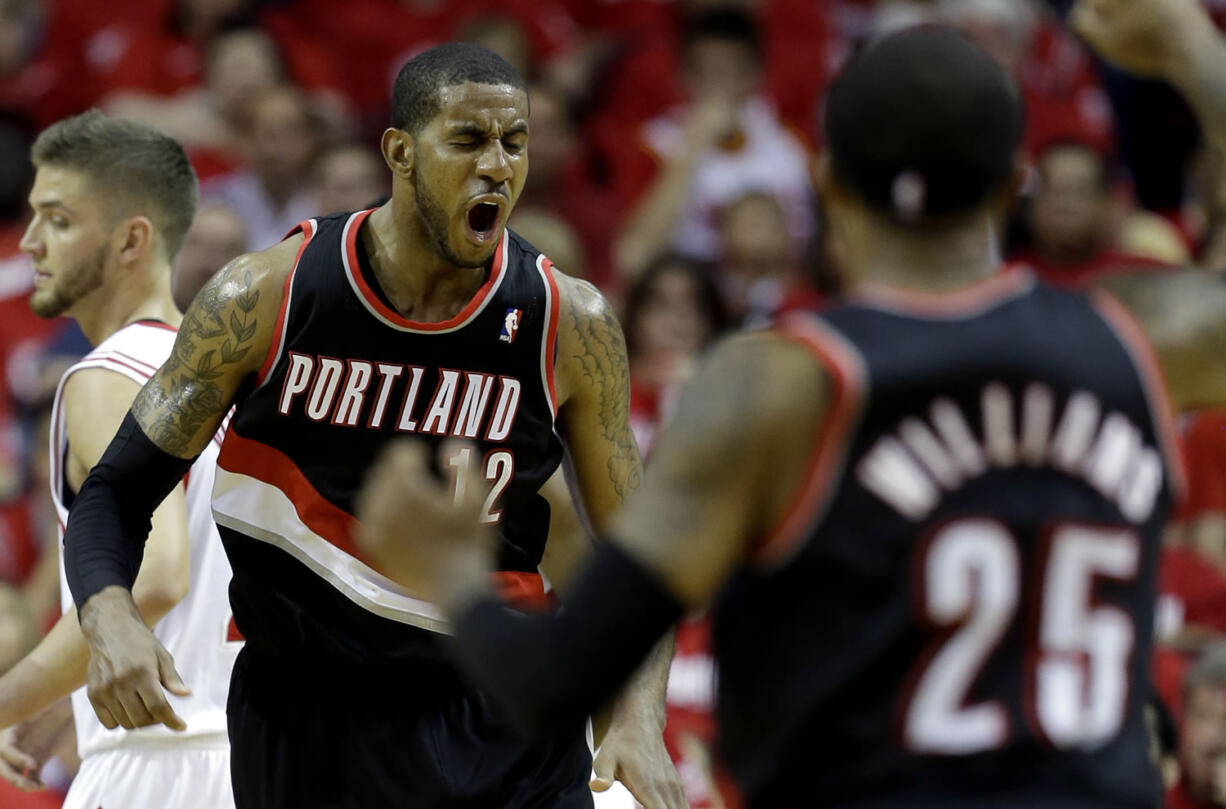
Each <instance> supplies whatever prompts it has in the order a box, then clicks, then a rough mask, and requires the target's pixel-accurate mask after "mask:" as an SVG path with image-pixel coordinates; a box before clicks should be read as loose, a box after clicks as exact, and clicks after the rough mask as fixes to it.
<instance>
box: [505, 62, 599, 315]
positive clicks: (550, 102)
mask: <svg viewBox="0 0 1226 809" xmlns="http://www.w3.org/2000/svg"><path fill="white" fill-rule="evenodd" d="M528 96H529V98H531V99H532V108H531V110H530V112H529V125H530V126H531V128H532V137H531V138H529V140H528V161H529V163H530V165H531V166H532V170H531V171H530V172H528V179H527V180H526V181H525V182H524V190H523V193H522V194H521V195H520V198H519V205H518V208H517V211H523V210H524V209H525V208H532V209H535V210H538V211H548V212H550V213H552V214H553V215H554V216H556V217H558V218H560V219H563V220H565V222H566V224H567V225H569V227H570V229H571V230H572V231H573V233H574V234H575V235H576V236H577V237H578V239H579V240H580V241H581V242H582V252H583V255H584V258H585V261H584V265H585V268H586V269H585V275H584V276H583V277H585V278H587V279H588V280H590V281H591V282H592V283H594V284H596V285H597V286H599V287H600V288H601V289H602V290H603V291H604V292H605V293H606V294H610V293H616V289H615V288H614V286H615V285H614V284H613V283H612V282H613V280H614V276H613V270H612V265H611V263H610V257H609V245H610V244H611V242H612V240H613V228H614V226H615V225H616V220H617V216H616V210H617V206H616V203H615V201H614V198H613V195H612V194H611V193H610V192H609V190H608V189H607V188H606V187H604V186H603V185H602V184H601V183H600V182H599V181H598V180H597V178H596V170H595V167H594V165H593V161H592V154H591V153H590V151H589V150H588V146H587V144H586V143H585V142H584V141H583V140H582V139H581V137H580V134H579V132H578V128H577V125H578V121H577V118H576V115H575V109H574V105H573V104H572V103H571V100H570V99H569V98H568V97H567V95H566V94H565V92H564V91H563V90H562V88H560V87H559V86H557V85H555V84H549V83H537V84H534V85H532V86H531V87H530V88H529V90H528ZM530 241H531V240H530ZM533 243H534V244H535V242H533ZM542 250H544V248H542ZM544 252H545V254H546V255H549V256H551V257H553V259H554V261H555V262H556V263H557V264H558V265H559V266H560V267H562V268H563V269H564V270H565V271H567V272H570V271H571V269H572V268H571V267H568V266H566V264H564V263H563V262H562V260H561V259H560V258H559V257H558V255H557V254H556V253H555V252H553V251H550V250H544Z"/></svg>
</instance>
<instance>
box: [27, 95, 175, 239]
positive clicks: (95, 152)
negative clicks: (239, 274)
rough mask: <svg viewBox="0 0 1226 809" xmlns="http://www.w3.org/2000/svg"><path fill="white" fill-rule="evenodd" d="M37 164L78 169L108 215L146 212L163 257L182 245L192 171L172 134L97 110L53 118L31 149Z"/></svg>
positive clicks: (137, 214)
mask: <svg viewBox="0 0 1226 809" xmlns="http://www.w3.org/2000/svg"><path fill="white" fill-rule="evenodd" d="M31 154H32V156H33V160H34V165H35V166H36V167H39V168H41V167H43V166H54V167H56V168H64V169H70V170H72V171H75V172H79V173H80V174H81V175H83V176H84V177H85V178H86V181H87V182H88V185H89V188H90V190H91V191H92V193H94V194H96V195H97V196H98V198H99V199H100V200H101V201H102V202H103V204H102V206H101V207H102V208H103V210H106V211H107V212H108V213H109V214H110V215H112V216H114V217H116V218H119V217H124V216H145V217H148V218H149V221H151V222H152V223H153V225H154V227H155V228H156V229H157V233H158V235H159V237H160V239H161V242H162V246H163V249H164V250H165V251H166V258H167V260H171V259H173V258H174V256H175V254H176V253H178V252H179V248H180V247H181V246H182V245H183V238H184V236H186V235H187V229H188V228H189V227H191V224H192V218H193V217H194V216H195V214H196V202H197V199H198V197H199V188H198V186H197V182H196V172H195V171H194V170H193V169H192V164H191V162H190V161H188V159H187V155H186V154H185V153H184V151H183V147H182V146H180V145H179V142H178V141H176V140H175V139H174V138H172V137H170V136H169V135H166V134H165V133H163V132H162V131H160V130H158V129H156V128H155V127H152V126H150V125H148V124H143V123H140V122H137V121H128V120H124V119H120V118H108V117H106V116H105V115H103V114H102V113H101V112H99V111H97V110H90V111H89V112H85V113H82V114H80V115H74V116H73V117H71V118H65V119H64V120H62V121H59V122H57V123H54V124H52V125H51V126H49V127H48V128H47V129H45V130H43V132H42V133H41V134H40V135H39V136H38V139H37V140H35V141H34V146H33V148H32V149H31Z"/></svg>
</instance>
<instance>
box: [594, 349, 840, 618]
mask: <svg viewBox="0 0 1226 809" xmlns="http://www.w3.org/2000/svg"><path fill="white" fill-rule="evenodd" d="M825 399H826V381H825V375H824V372H823V371H822V370H821V368H820V367H819V366H818V365H817V363H816V362H814V361H813V360H812V359H811V358H810V357H809V356H808V355H806V354H805V353H804V351H803V350H802V349H799V348H797V347H796V346H794V345H792V344H790V343H786V342H784V341H782V340H780V339H779V338H776V337H772V336H768V335H753V336H743V337H737V338H734V339H732V340H729V341H728V342H726V343H724V344H722V345H720V346H718V347H717V348H716V349H715V350H714V351H713V352H712V355H711V356H710V357H709V358H708V359H707V360H706V361H705V362H704V363H703V364H702V367H701V368H700V370H699V372H698V373H697V374H696V375H695V377H694V378H693V379H692V380H691V381H690V382H689V384H687V385H686V387H685V389H684V390H683V392H682V395H681V398H680V401H679V403H678V406H677V410H676V412H675V413H674V415H673V417H672V419H671V420H670V421H669V423H668V425H667V426H666V427H665V428H664V429H663V430H662V431H661V432H660V434H659V438H658V439H657V442H656V444H655V446H654V448H653V450H652V459H651V464H650V465H649V466H648V469H647V472H646V475H645V477H644V482H643V487H642V489H640V490H639V492H638V493H637V494H635V495H634V497H632V498H631V500H630V502H629V503H628V504H627V507H626V509H625V510H624V511H623V512H621V513H620V514H619V515H618V517H617V519H616V521H615V525H614V528H613V531H612V536H613V539H614V541H617V542H620V543H622V544H623V545H624V546H625V547H626V548H627V549H628V550H629V551H630V552H631V553H632V554H633V555H634V556H635V557H636V558H637V559H639V560H640V561H641V562H642V563H644V564H645V565H646V566H647V567H649V568H650V569H652V570H654V571H655V572H656V573H657V574H659V575H660V577H661V579H662V580H663V581H664V582H665V583H666V585H667V586H668V587H669V589H670V591H671V592H672V593H673V594H674V595H675V596H676V597H677V598H678V599H680V600H681V601H683V602H684V603H686V604H687V605H689V606H691V607H693V606H700V605H702V604H705V603H706V602H707V601H709V600H710V599H711V598H712V597H713V596H714V595H715V594H716V593H717V592H718V590H719V588H720V587H721V586H722V584H723V582H724V580H725V579H726V578H727V576H728V575H729V573H730V572H731V571H732V569H733V568H734V567H735V566H736V565H737V564H738V563H739V562H740V561H741V560H742V559H744V558H745V556H746V554H747V553H748V551H749V550H750V549H751V548H752V547H753V545H754V543H755V542H757V541H758V540H759V539H761V538H762V537H763V536H764V535H765V533H766V531H767V530H768V529H769V527H770V526H772V525H774V524H775V522H776V521H777V520H778V518H779V516H780V515H781V514H782V513H783V511H784V509H785V508H786V507H787V504H788V502H790V500H791V498H792V495H793V494H794V490H795V488H796V487H797V486H798V485H799V484H800V482H801V478H802V476H803V470H804V467H805V463H806V459H807V458H808V456H809V453H810V450H811V448H812V442H813V440H814V438H815V436H816V432H817V429H816V428H817V425H818V423H819V422H820V420H821V418H822V416H823V413H824V408H825Z"/></svg>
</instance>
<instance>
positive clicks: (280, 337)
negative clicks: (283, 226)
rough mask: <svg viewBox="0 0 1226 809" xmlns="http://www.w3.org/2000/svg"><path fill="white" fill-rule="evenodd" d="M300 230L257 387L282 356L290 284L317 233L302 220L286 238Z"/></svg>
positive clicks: (310, 225) (309, 224) (257, 376)
mask: <svg viewBox="0 0 1226 809" xmlns="http://www.w3.org/2000/svg"><path fill="white" fill-rule="evenodd" d="M298 231H302V235H303V237H304V238H303V239H302V244H300V245H298V252H297V254H295V256H294V266H293V267H292V268H290V271H289V275H287V276H285V286H284V287H283V288H282V291H281V306H280V307H279V309H278V310H277V322H276V323H275V324H273V327H272V328H273V331H272V334H273V337H272V342H271V343H270V344H269V345H268V354H266V355H265V357H264V362H263V363H262V364H261V365H260V372H259V373H258V374H256V377H255V384H256V386H257V387H259V386H260V385H262V384H264V380H265V378H267V376H268V374H269V372H270V371H272V365H273V363H274V362H276V360H277V357H279V356H281V348H282V347H283V345H284V344H285V317H286V315H287V314H288V313H289V299H290V285H291V284H292V283H293V281H294V274H295V273H297V272H298V263H299V262H300V261H302V254H303V253H305V252H306V249H307V245H308V244H310V243H311V238H312V237H313V236H314V235H315V225H314V224H313V223H312V222H311V220H310V219H308V220H306V221H305V222H300V223H299V224H298V225H297V226H296V227H295V228H294V229H293V230H291V231H290V232H289V233H287V234H286V235H285V238H287V239H288V238H289V237H290V236H293V235H294V234H295V233H297V232H298Z"/></svg>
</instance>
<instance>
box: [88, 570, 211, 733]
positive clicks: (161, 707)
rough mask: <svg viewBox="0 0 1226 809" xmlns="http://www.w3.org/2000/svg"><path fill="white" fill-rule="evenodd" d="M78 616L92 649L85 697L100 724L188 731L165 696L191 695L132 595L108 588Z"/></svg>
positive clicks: (119, 589) (91, 598) (92, 600)
mask: <svg viewBox="0 0 1226 809" xmlns="http://www.w3.org/2000/svg"><path fill="white" fill-rule="evenodd" d="M80 617H81V631H82V632H83V634H84V635H85V639H86V640H87V641H88V642H89V648H90V656H89V672H88V677H87V681H86V682H87V693H88V694H89V701H90V704H91V705H93V706H94V712H95V713H96V714H98V721H100V722H101V723H102V724H103V726H104V727H106V728H108V729H113V728H116V727H124V728H127V729H129V730H131V729H133V728H143V727H148V726H149V725H158V724H161V725H165V726H166V727H168V728H170V729H171V730H186V729H187V723H186V722H184V721H183V719H182V718H181V717H180V716H179V715H178V714H177V713H175V711H174V708H172V707H171V706H170V703H169V702H168V701H167V699H166V691H170V693H172V694H176V695H178V696H181V697H186V696H188V695H190V694H191V690H190V689H188V687H187V686H186V685H184V684H183V680H182V678H181V677H180V676H179V672H178V671H176V670H175V665H174V658H172V657H171V656H170V652H168V651H166V647H164V646H162V644H161V642H160V641H159V640H158V639H157V638H156V637H155V636H154V634H153V632H152V631H150V629H149V627H147V626H145V622H144V621H142V620H141V617H140V613H138V612H137V611H136V604H135V603H133V601H132V594H131V593H130V592H128V591H127V590H125V589H123V588H121V587H107V588H105V589H103V590H102V591H100V592H98V593H96V594H95V595H93V596H91V597H90V599H89V601H87V602H85V605H84V606H83V607H82V608H81V614H80ZM163 689H165V690H163Z"/></svg>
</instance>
